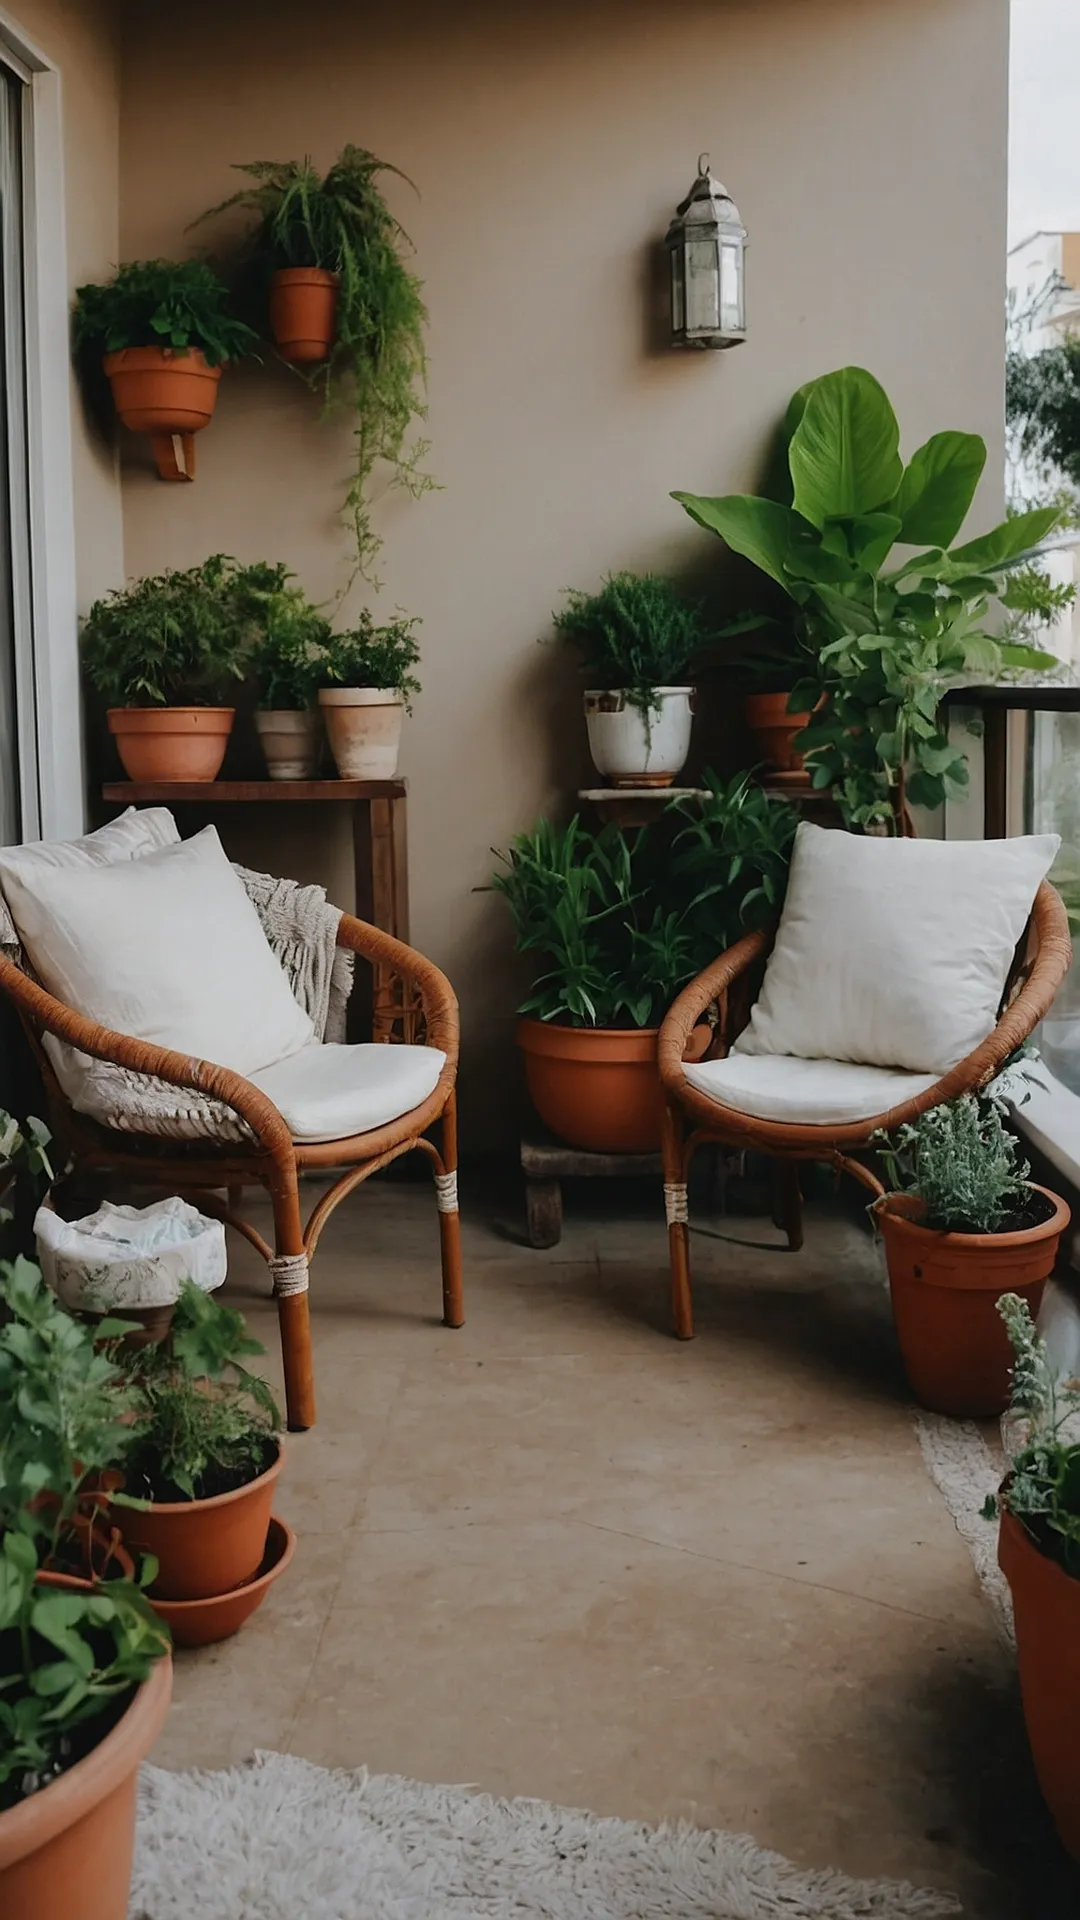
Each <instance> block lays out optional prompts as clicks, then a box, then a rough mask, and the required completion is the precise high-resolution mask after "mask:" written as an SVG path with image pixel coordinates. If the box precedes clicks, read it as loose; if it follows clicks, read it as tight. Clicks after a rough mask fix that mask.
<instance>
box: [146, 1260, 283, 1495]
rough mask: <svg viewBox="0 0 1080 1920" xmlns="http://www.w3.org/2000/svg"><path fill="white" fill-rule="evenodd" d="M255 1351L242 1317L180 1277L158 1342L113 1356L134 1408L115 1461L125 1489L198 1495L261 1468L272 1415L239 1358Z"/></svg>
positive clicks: (265, 1395)
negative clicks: (169, 1324) (170, 1320)
mask: <svg viewBox="0 0 1080 1920" xmlns="http://www.w3.org/2000/svg"><path fill="white" fill-rule="evenodd" d="M262 1351H263V1349H262V1347H261V1346H260V1345H259V1342H258V1341H257V1340H253V1339H251V1338H250V1337H249V1335H248V1334H247V1333H246V1332H245V1329H244V1316H243V1314H241V1313H237V1312H236V1311H235V1309H234V1308H232V1307H226V1306H224V1305H223V1304H222V1303H221V1302H220V1301H218V1300H215V1299H214V1297H213V1295H211V1294H206V1293H202V1292H201V1291H200V1289H199V1288H198V1287H196V1286H194V1285H193V1284H192V1283H191V1282H190V1281H188V1282H187V1284H186V1285H185V1287H184V1289H183V1291H182V1293H181V1295H180V1298H179V1300H178V1302H177V1305H176V1311H175V1314H174V1316H173V1324H172V1328H171V1331H170V1333H169V1336H168V1338H167V1339H166V1340H165V1341H164V1342H162V1343H161V1344H160V1345H157V1346H147V1347H141V1348H137V1349H134V1350H131V1351H128V1352H124V1351H119V1352H117V1353H116V1355H115V1358H116V1362H117V1364H118V1365H119V1366H120V1367H121V1368H122V1369H123V1371H124V1373H125V1374H126V1377H127V1379H128V1382H129V1385H130V1387H131V1390H132V1397H133V1406H134V1418H133V1422H132V1425H131V1426H130V1427H129V1428H128V1429H127V1431H126V1435H125V1439H124V1444H123V1445H122V1446H121V1448H120V1449H119V1451H118V1454H117V1457H116V1464H117V1465H118V1466H120V1467H121V1468H122V1469H123V1473H124V1486H125V1493H126V1495H129V1496H134V1497H136V1498H139V1499H149V1500H154V1501H169V1500H206V1499H210V1498H212V1497H213V1496H214V1495H215V1494H219V1493H229V1492H231V1491H232V1489H233V1488H234V1487H242V1486H245V1485H246V1484H247V1482H248V1481H249V1480H255V1479H257V1478H258V1476H259V1474H260V1473H263V1472H265V1470H266V1468H267V1467H269V1466H270V1465H271V1464H272V1462H273V1460H274V1457H275V1455H276V1452H277V1438H276V1436H277V1435H278V1434H279V1433H280V1431H281V1427H282V1419H281V1414H280V1412H279V1410H278V1407H277V1403H276V1401H275V1399H274V1395H273V1393H272V1392H271V1389H270V1387H269V1386H268V1385H267V1383H266V1381H265V1380H264V1379H262V1377H261V1376H260V1375H259V1374H257V1373H249V1371H248V1370H247V1368H246V1367H245V1366H244V1364H243V1361H244V1359H245V1358H246V1357H248V1356H250V1355H252V1354H258V1353H261V1352H262Z"/></svg>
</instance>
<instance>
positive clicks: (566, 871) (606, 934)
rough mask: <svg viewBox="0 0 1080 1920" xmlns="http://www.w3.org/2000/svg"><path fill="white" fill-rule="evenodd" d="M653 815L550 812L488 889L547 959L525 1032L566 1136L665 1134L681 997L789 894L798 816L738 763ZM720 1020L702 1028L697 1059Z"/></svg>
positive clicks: (548, 1103) (536, 1095)
mask: <svg viewBox="0 0 1080 1920" xmlns="http://www.w3.org/2000/svg"><path fill="white" fill-rule="evenodd" d="M705 781H706V788H705V793H706V797H705V798H704V799H703V800H701V801H700V802H697V801H695V802H690V801H685V802H683V801H677V802H676V803H675V804H674V805H672V806H670V807H668V808H666V809H665V810H664V813H663V815H662V816H661V818H660V819H659V820H657V821H655V822H654V823H653V824H651V825H650V826H647V827H642V828H638V829H630V830H627V831H623V830H622V829H621V828H619V827H617V826H615V825H614V824H609V825H607V826H605V827H604V828H603V829H602V830H601V832H599V833H597V834H590V833H587V832H586V831H585V829H584V828H583V827H582V826H581V824H580V822H579V821H578V820H577V819H576V818H575V819H573V820H571V822H570V824H569V825H568V826H566V827H555V826H552V825H551V824H550V823H549V822H548V821H546V820H542V821H541V822H540V823H539V825H538V826H537V827H536V828H535V829H534V830H533V832H532V833H522V834H518V835H517V837H516V839H515V840H514V841H513V842H512V843H511V847H510V851H509V854H508V855H507V856H506V871H505V872H501V873H499V874H497V875H496V877H495V880H494V886H495V888H496V891H497V892H499V893H501V894H502V896H503V898H504V899H505V900H506V902H507V905H508V906H509V908H510V911H511V913H512V915H513V918H514V924H515V927H516V930H517V945H518V950H519V952H522V953H526V954H529V955H530V956H531V957H533V958H534V959H535V961H536V963H537V966H538V968H539V971H538V973H537V976H536V978H535V980H534V984H533V990H532V992H531V993H530V994H529V995H528V997H527V998H526V999H525V1000H524V1001H522V1003H521V1006H520V1008H519V1013H520V1014H521V1016H522V1017H521V1018H520V1019H519V1021H518V1025H517V1041H518V1045H519V1047H520V1048H521V1050H522V1053H523V1055H524V1058H525V1076H526V1081H527V1084H528V1089H529V1094H530V1097H531V1099H532V1102H533V1105H534V1107H535V1108H536V1111H537V1113H538V1114H539V1116H540V1118H541V1120H543V1122H544V1124H545V1125H546V1126H548V1127H550V1129H551V1131H552V1132H553V1133H555V1134H557V1135H558V1137H559V1138H560V1139H563V1140H567V1141H569V1142H570V1144H571V1145H572V1146H578V1147H585V1148H588V1149H590V1150H591V1151H593V1152H598V1153H649V1152H655V1151H656V1150H657V1148H658V1146H659V1143H660V1119H661V1112H662V1104H663V1103H662V1098H661V1091H660V1082H659V1077H658V1074H657V1067H656V1037H657V1033H658V1031H659V1027H660V1022H661V1020H662V1019H663V1016H664V1014H665V1013H666V1012H667V1009H668V1007H669V1006H670V1004H671V1002H672V1000H673V999H674V997H675V995H676V994H677V993H678V992H679V990H680V989H681V988H682V987H684V986H685V985H686V984H687V982H688V981H689V980H692V979H693V978H694V977H695V975H696V974H698V973H699V972H700V971H701V969H702V967H704V966H706V965H707V964H708V963H709V962H710V961H712V960H714V959H715V958H716V956H717V954H718V953H721V952H723V950H724V948H725V947H727V946H729V945H730V944H731V943H732V941H733V940H735V939H738V937H739V936H740V935H741V934H742V933H745V932H747V931H748V930H749V929H750V928H752V927H753V926H755V925H758V924H760V922H761V920H762V919H764V918H766V917H767V916H768V915H769V914H770V913H773V912H775V911H776V910H777V909H778V907H779V905H780V902H781V900H782V898H783V893H784V887H785V884H786V878H787V867H788V861H789V857H790V851H791V844H792V840H793V838H794V834H795V825H796V819H795V814H794V811H793V809H792V808H790V807H789V806H788V805H787V804H786V803H785V802H783V801H778V800H773V799H771V798H770V797H769V796H768V795H766V794H764V793H763V792H761V790H760V789H759V788H756V787H753V786H752V785H751V784H750V781H749V778H748V776H746V775H745V774H740V775H737V776H736V777H735V778H734V779H733V780H731V781H729V782H728V783H727V785H724V784H722V783H721V782H719V781H717V780H716V779H715V778H714V777H713V776H712V775H708V774H707V775H705ZM710 1039H711V1031H710V1029H709V1028H708V1027H704V1026H703V1027H701V1028H700V1029H698V1032H697V1035H696V1038H695V1043H694V1046H695V1051H694V1053H693V1055H692V1057H694V1058H698V1057H700V1055H701V1053H702V1052H704V1050H705V1049H706V1048H707V1047H708V1044H709V1041H710Z"/></svg>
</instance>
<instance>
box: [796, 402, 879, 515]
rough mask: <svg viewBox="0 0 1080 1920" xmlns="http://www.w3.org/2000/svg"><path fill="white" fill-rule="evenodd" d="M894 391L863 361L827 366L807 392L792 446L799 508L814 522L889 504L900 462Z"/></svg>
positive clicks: (870, 511) (869, 511)
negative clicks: (835, 368) (835, 367)
mask: <svg viewBox="0 0 1080 1920" xmlns="http://www.w3.org/2000/svg"><path fill="white" fill-rule="evenodd" d="M899 449H900V429H899V426H898V425H897V420H896V415H895V413H894V412H893V410H892V406H891V404H890V401H889V396H888V394H887V393H886V392H885V389H884V387H882V386H881V385H880V384H879V383H878V381H877V380H875V379H874V376H873V374H872V373H867V372H866V370H865V368H863V367H841V368H840V369H839V371H838V372H836V373H827V374H825V375H824V377H823V378H822V379H820V380H817V381H815V382H814V385H813V387H812V389H811V391H810V392H809V394H808V395H807V398H806V406H805V408H804V411H803V416H802V419H801V420H800V421H799V424H798V427H797V428H796V430H795V433H794V435H793V438H792V442H791V447H790V450H789V453H788V461H789V464H790V467H791V478H792V481H793V483H794V488H795V508H796V511H797V512H798V513H801V514H802V516H803V518H804V519H806V520H809V521H810V522H811V523H812V525H814V526H815V527H823V526H824V525H825V522H826V521H827V520H838V519H856V518H858V517H859V516H860V515H862V514H867V513H873V512H875V511H876V510H877V509H878V508H879V507H884V506H887V505H888V503H889V501H890V500H892V498H893V496H894V495H895V493H896V491H897V489H898V487H899V485H900V481H901V478H902V476H903V466H902V464H901V460H900V451H899Z"/></svg>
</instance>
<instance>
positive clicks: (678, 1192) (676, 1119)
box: [662, 1101, 694, 1340]
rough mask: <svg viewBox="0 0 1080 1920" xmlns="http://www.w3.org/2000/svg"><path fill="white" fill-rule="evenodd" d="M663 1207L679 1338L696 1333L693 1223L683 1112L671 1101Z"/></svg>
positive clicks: (664, 1128)
mask: <svg viewBox="0 0 1080 1920" xmlns="http://www.w3.org/2000/svg"><path fill="white" fill-rule="evenodd" d="M662 1144H663V1153H664V1210H665V1212H666V1214H667V1226H668V1253H669V1256H670V1259H671V1315H672V1320H673V1321H674V1325H675V1336H676V1338H677V1339H679V1340H692V1339H693V1337H694V1303H693V1296H692V1293H691V1290H690V1226H689V1220H688V1217H687V1193H686V1149H685V1146H684V1144H683V1124H682V1115H681V1114H680V1113H679V1111H678V1110H677V1108H676V1107H674V1106H673V1105H672V1104H671V1102H670V1101H665V1103H664V1117H663V1124H662Z"/></svg>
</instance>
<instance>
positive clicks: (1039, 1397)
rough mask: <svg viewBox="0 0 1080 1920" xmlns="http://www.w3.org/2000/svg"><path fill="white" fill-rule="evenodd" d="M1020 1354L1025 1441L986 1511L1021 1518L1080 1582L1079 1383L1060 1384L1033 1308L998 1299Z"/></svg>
mask: <svg viewBox="0 0 1080 1920" xmlns="http://www.w3.org/2000/svg"><path fill="white" fill-rule="evenodd" d="M998 1312H999V1313H1000V1314H1001V1317H1002V1319H1003V1320H1004V1322H1005V1327H1006V1330H1007V1332H1008V1335H1009V1342H1010V1345H1011V1346H1012V1350H1013V1356H1014V1359H1013V1374H1012V1394H1011V1398H1010V1402H1009V1406H1010V1413H1011V1415H1012V1416H1013V1429H1014V1432H1016V1433H1017V1434H1018V1436H1019V1437H1020V1440H1021V1444H1020V1445H1019V1447H1018V1449H1017V1451H1016V1452H1015V1453H1014V1455H1013V1460H1012V1468H1011V1471H1010V1473H1009V1474H1008V1476H1007V1478H1006V1480H1005V1482H1004V1484H1003V1486H1002V1488H1001V1491H1000V1493H999V1494H998V1495H997V1496H996V1497H995V1496H994V1495H991V1496H990V1498H989V1499H988V1500H987V1502H986V1504H985V1506H984V1507H983V1516H984V1518H985V1519H987V1520H992V1519H994V1518H995V1517H996V1515H997V1513H998V1511H999V1507H1004V1508H1005V1510H1006V1511H1007V1512H1008V1513H1012V1514H1015V1516H1016V1518H1017V1519H1018V1520H1019V1521H1020V1522H1021V1524H1022V1525H1024V1526H1025V1527H1026V1528H1027V1530H1028V1532H1029V1533H1031V1535H1032V1536H1033V1538H1034V1539H1035V1540H1036V1541H1037V1543H1038V1544H1039V1546H1040V1547H1041V1548H1042V1549H1043V1551H1044V1552H1046V1553H1048V1554H1049V1555H1050V1556H1051V1557H1052V1558H1053V1559H1054V1560H1057V1561H1059V1562H1060V1564H1061V1565H1062V1566H1063V1567H1064V1569H1065V1571H1066V1573H1069V1574H1072V1575H1073V1576H1074V1578H1076V1579H1080V1439H1077V1438H1076V1437H1075V1436H1076V1433H1077V1416H1078V1415H1080V1381H1076V1380H1060V1379H1059V1378H1058V1376H1057V1374H1056V1372H1055V1369H1054V1367H1053V1366H1052V1364H1051V1362H1050V1358H1049V1355H1048V1353H1047V1350H1046V1342H1045V1341H1044V1340H1043V1338H1042V1336H1041V1334H1040V1333H1039V1332H1038V1330H1037V1328H1036V1326H1035V1322H1034V1321H1033V1320H1032V1317H1031V1310H1030V1308H1029V1307H1028V1305H1027V1302H1026V1301H1025V1300H1021V1299H1020V1297H1019V1295H1018V1294H1015V1293H1007V1294H1005V1295H1004V1297H1003V1298H1002V1299H1001V1300H999V1302H998Z"/></svg>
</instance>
